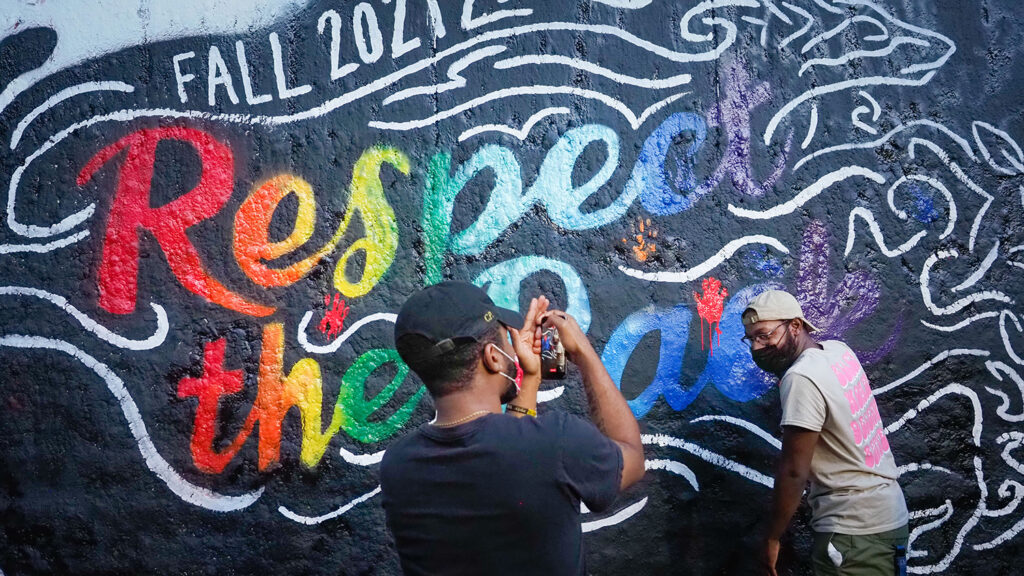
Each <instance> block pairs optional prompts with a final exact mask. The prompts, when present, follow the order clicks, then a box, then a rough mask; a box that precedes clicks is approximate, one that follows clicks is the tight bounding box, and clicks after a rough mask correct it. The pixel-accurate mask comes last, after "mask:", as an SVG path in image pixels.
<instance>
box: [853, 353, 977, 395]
mask: <svg viewBox="0 0 1024 576" xmlns="http://www.w3.org/2000/svg"><path fill="white" fill-rule="evenodd" d="M990 355H991V353H990V352H989V351H988V350H974V349H970V348H953V349H950V350H943V351H942V352H939V353H938V354H936V355H935V357H934V358H932V359H931V360H929V361H927V362H925V363H924V364H921V365H920V366H918V367H917V368H915V369H914V370H913V371H912V372H910V373H909V374H907V375H906V376H904V377H902V378H899V379H897V380H893V381H892V382H890V383H888V384H886V385H885V386H882V387H881V388H877V389H875V390H874V392H873V393H874V395H875V396H881V395H882V394H885V393H886V392H888V391H890V390H893V389H895V388H897V387H899V386H900V385H901V384H903V383H904V382H908V381H910V380H913V379H914V378H917V377H918V376H920V375H921V373H922V372H924V371H925V370H927V369H929V368H931V367H932V366H934V365H936V364H938V363H939V362H944V361H945V360H946V359H948V358H952V357H955V356H980V357H982V358H984V357H987V356H990Z"/></svg>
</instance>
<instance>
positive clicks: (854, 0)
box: [833, 0, 956, 74]
mask: <svg viewBox="0 0 1024 576" xmlns="http://www.w3.org/2000/svg"><path fill="white" fill-rule="evenodd" d="M833 1H834V2H835V3H836V4H846V5H848V6H867V7H869V8H871V9H872V10H874V11H875V12H878V13H879V14H881V15H882V16H883V17H885V19H886V20H888V21H889V22H892V23H894V24H896V25H897V26H902V27H904V28H906V29H907V30H910V31H911V32H917V33H918V34H921V35H923V36H928V37H930V38H935V39H936V40H940V41H941V42H943V43H944V44H946V45H947V46H949V50H946V52H945V53H943V54H942V56H940V57H939V58H938V59H936V60H933V61H931V62H924V63H922V64H912V65H910V66H907V67H906V68H902V69H900V74H913V73H915V72H923V71H925V70H934V69H936V68H939V67H941V66H942V65H943V64H945V63H946V61H947V60H949V59H950V57H952V56H953V54H954V53H955V52H956V44H955V43H954V42H953V40H951V39H950V38H948V37H946V36H943V35H942V34H939V33H938V32H935V31H933V30H927V29H925V28H921V27H920V26H914V25H913V24H910V23H909V22H904V21H902V20H899V19H897V18H894V17H893V16H892V15H891V14H889V13H888V12H886V11H885V10H884V9H883V8H882V7H881V6H879V5H878V4H877V3H875V2H872V1H870V0H833Z"/></svg>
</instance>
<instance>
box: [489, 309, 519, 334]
mask: <svg viewBox="0 0 1024 576" xmlns="http://www.w3.org/2000/svg"><path fill="white" fill-rule="evenodd" d="M494 316H495V318H497V319H498V322H501V323H502V324H504V325H505V326H508V327H509V328H514V329H516V330H519V329H520V328H522V327H523V324H525V323H526V318H524V317H523V315H522V314H520V313H519V312H516V311H515V310H509V309H508V308H499V307H497V306H495V307H494Z"/></svg>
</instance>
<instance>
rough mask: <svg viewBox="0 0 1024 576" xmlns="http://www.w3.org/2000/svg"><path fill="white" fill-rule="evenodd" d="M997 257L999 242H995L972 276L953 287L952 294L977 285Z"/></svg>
mask: <svg viewBox="0 0 1024 576" xmlns="http://www.w3.org/2000/svg"><path fill="white" fill-rule="evenodd" d="M997 256H999V240H996V242H995V245H994V246H992V249H991V250H989V253H988V255H987V256H985V259H984V260H982V262H981V265H980V266H978V269H977V270H975V271H974V274H971V275H970V276H968V277H967V279H966V280H964V281H963V282H961V283H959V284H957V285H956V286H954V287H953V292H960V291H963V290H966V289H968V288H970V287H971V286H974V285H975V284H977V283H978V281H979V280H981V279H982V277H984V276H985V273H986V272H988V269H989V268H991V267H992V264H993V263H994V262H995V261H996V257H997Z"/></svg>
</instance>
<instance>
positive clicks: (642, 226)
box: [622, 218, 658, 262]
mask: <svg viewBox="0 0 1024 576" xmlns="http://www.w3.org/2000/svg"><path fill="white" fill-rule="evenodd" d="M657 237H658V231H657V230H656V229H655V228H652V227H651V219H650V218H647V219H644V218H637V219H636V222H634V223H633V235H632V238H631V240H632V241H633V243H632V246H631V247H632V248H633V258H635V259H636V261H637V262H646V261H647V259H648V258H650V257H651V256H652V255H653V254H654V250H655V244H654V239H655V238H657ZM622 243H623V244H627V245H629V244H630V240H627V239H626V238H623V239H622Z"/></svg>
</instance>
